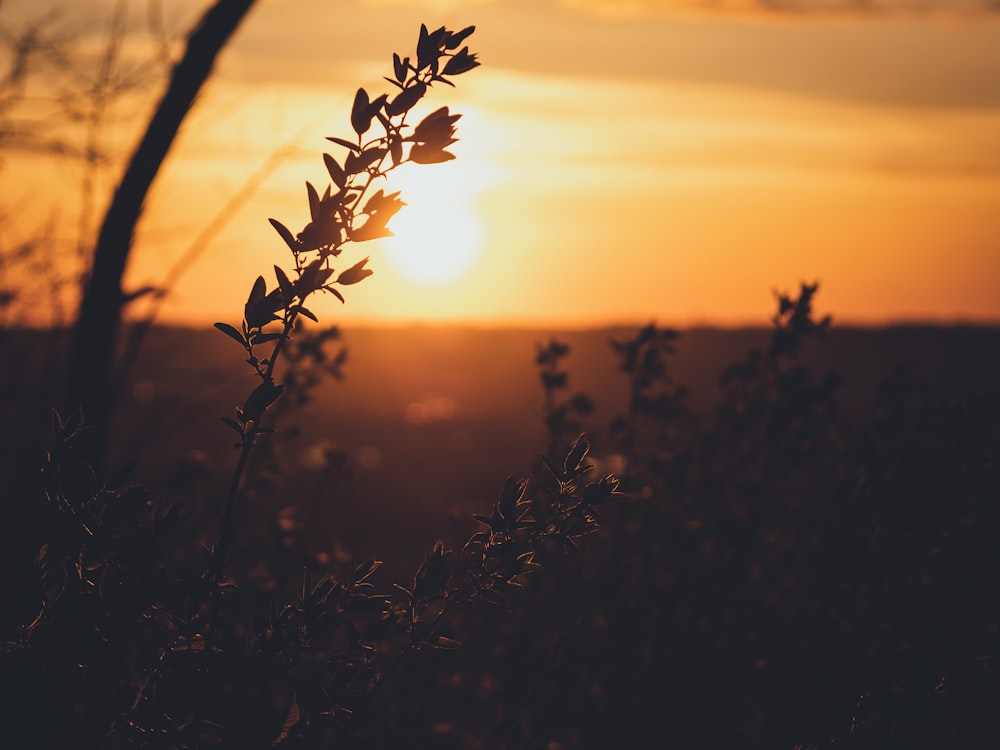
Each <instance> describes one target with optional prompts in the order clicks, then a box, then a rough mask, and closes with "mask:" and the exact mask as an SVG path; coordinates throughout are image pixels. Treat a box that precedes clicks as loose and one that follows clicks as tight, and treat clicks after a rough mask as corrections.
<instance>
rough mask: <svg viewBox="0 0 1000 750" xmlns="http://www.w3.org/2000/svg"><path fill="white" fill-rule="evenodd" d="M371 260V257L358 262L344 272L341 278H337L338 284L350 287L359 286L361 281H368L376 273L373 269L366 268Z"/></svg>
mask: <svg viewBox="0 0 1000 750" xmlns="http://www.w3.org/2000/svg"><path fill="white" fill-rule="evenodd" d="M369 260H370V256H369V257H368V258H365V259H364V260H361V261H358V262H357V263H355V264H354V265H353V266H351V267H350V268H348V269H347V270H346V271H342V272H341V274H340V276H338V277H337V283H338V284H340V285H341V286H350V285H351V284H357V283H358V282H359V281H363V280H364V279H367V278H368V277H369V276H371V275H372V274H373V273H375V272H374V271H372V270H371V269H369V268H365V264H366V263H368V261H369Z"/></svg>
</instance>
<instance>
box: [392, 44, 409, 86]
mask: <svg viewBox="0 0 1000 750" xmlns="http://www.w3.org/2000/svg"><path fill="white" fill-rule="evenodd" d="M409 67H410V58H408V57H406V58H403V59H402V60H401V59H400V58H399V55H397V54H396V53H395V52H393V53H392V72H393V73H394V74H395V76H396V80H397V81H399V82H400V83H402V82H403V81H405V80H406V74H407V72H409Z"/></svg>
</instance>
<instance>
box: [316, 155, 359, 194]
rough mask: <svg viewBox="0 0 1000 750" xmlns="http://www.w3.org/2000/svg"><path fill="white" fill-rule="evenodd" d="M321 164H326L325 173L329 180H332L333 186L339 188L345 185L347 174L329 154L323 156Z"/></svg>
mask: <svg viewBox="0 0 1000 750" xmlns="http://www.w3.org/2000/svg"><path fill="white" fill-rule="evenodd" d="M352 155H353V152H352ZM348 158H350V157H348ZM323 162H324V163H325V164H326V171H327V172H329V173H330V179H332V180H333V182H334V184H335V185H336V186H337V187H339V188H342V187H344V185H346V184H347V173H346V172H345V171H344V169H343V167H341V166H340V164H338V163H337V160H336V159H334V158H333V157H332V156H330V154H323Z"/></svg>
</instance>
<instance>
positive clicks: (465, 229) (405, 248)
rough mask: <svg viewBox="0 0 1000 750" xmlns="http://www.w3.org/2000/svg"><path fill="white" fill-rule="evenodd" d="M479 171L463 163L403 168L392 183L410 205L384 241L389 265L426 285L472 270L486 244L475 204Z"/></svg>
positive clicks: (392, 223) (395, 219)
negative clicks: (483, 245)
mask: <svg viewBox="0 0 1000 750" xmlns="http://www.w3.org/2000/svg"><path fill="white" fill-rule="evenodd" d="M480 177H481V175H477V174H476V169H475V167H470V166H464V167H463V165H461V164H460V163H458V162H455V161H452V162H445V163H443V164H430V165H404V166H402V167H400V168H399V169H398V170H397V171H396V172H395V173H393V175H392V179H391V180H390V182H391V184H392V188H393V189H394V190H400V191H402V194H401V195H400V197H401V198H402V199H403V201H405V202H406V205H405V206H404V207H403V209H402V210H401V211H400V212H399V213H398V214H396V215H395V216H394V217H393V218H392V221H390V222H389V229H391V230H392V232H393V236H392V237H388V238H386V239H384V240H383V247H384V248H385V250H386V253H387V254H388V256H389V260H390V262H391V263H392V264H393V266H394V267H395V268H396V270H398V271H399V272H400V273H401V274H402V275H403V276H405V277H406V278H407V279H408V280H410V281H412V282H414V283H416V284H421V285H424V286H444V285H446V284H450V283H452V282H454V281H457V280H458V279H459V278H461V277H462V276H463V275H464V274H465V272H466V271H468V270H469V268H470V267H471V266H472V264H473V262H474V261H475V260H476V256H477V255H478V254H479V249H480V247H481V245H482V241H483V226H482V223H481V222H480V219H479V216H478V215H477V214H476V211H475V207H474V200H475V197H476V195H477V193H478V192H479V191H480V190H481V189H482V180H481V179H480Z"/></svg>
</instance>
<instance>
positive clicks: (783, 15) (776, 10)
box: [559, 0, 1000, 19]
mask: <svg viewBox="0 0 1000 750" xmlns="http://www.w3.org/2000/svg"><path fill="white" fill-rule="evenodd" d="M559 2H560V4H562V5H563V6H566V7H569V8H573V9H577V10H581V11H584V12H587V13H592V14H594V15H599V16H603V17H609V18H637V17H649V16H656V17H676V16H681V17H684V16H693V17H697V16H718V15H736V16H754V17H770V18H772V19H795V18H807V17H808V18H813V17H817V16H821V17H822V16H850V17H893V16H921V15H945V16H966V17H967V16H981V15H986V14H991V13H992V14H996V13H1000V0H559Z"/></svg>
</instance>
